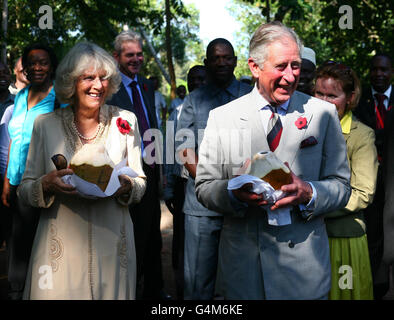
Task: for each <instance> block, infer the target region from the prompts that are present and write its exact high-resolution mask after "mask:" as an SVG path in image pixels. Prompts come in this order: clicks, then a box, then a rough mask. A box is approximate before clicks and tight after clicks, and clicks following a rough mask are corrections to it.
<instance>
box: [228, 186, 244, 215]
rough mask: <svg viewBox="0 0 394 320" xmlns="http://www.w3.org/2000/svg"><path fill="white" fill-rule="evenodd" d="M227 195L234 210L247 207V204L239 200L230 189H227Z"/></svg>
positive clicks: (241, 209)
mask: <svg viewBox="0 0 394 320" xmlns="http://www.w3.org/2000/svg"><path fill="white" fill-rule="evenodd" d="M227 193H228V196H229V198H230V203H231V205H232V207H233V208H234V209H235V210H236V211H243V210H245V209H246V208H247V207H248V204H247V203H245V202H242V201H239V200H238V199H237V198H236V197H235V196H234V194H233V192H232V191H231V190H227Z"/></svg>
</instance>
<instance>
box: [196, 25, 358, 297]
mask: <svg viewBox="0 0 394 320" xmlns="http://www.w3.org/2000/svg"><path fill="white" fill-rule="evenodd" d="M301 49H302V44H301V41H300V40H299V38H298V36H297V35H296V34H295V33H294V31H293V30H291V29H289V28H287V27H285V26H284V25H283V24H281V23H280V22H272V23H268V24H263V25H261V26H260V27H259V28H258V29H257V30H256V32H255V33H254V35H253V37H252V39H251V41H250V48H249V50H250V51H249V59H248V64H249V67H250V70H251V72H252V74H253V76H254V78H255V79H256V80H257V81H256V85H255V87H254V89H253V91H252V92H251V93H250V94H247V95H245V96H243V97H241V98H239V99H237V100H234V101H232V102H230V103H228V104H227V105H225V106H222V107H219V108H216V109H215V110H212V111H211V112H210V114H209V119H208V123H207V127H206V130H205V132H204V138H203V140H202V143H201V146H200V152H199V162H198V166H197V176H196V194H197V198H198V200H199V201H201V203H203V204H204V206H205V207H207V208H208V209H209V210H213V211H216V212H221V213H222V214H223V216H224V222H223V228H222V233H221V238H220V247H219V270H220V278H221V283H220V288H221V290H222V294H223V296H224V297H225V299H250V300H253V299H326V298H327V294H328V291H329V289H330V281H331V279H330V278H331V277H330V273H331V270H330V256H329V247H328V238H327V233H326V229H325V225H324V219H323V218H324V213H326V212H330V211H333V210H336V209H339V208H341V207H344V206H345V205H346V203H347V201H348V199H349V196H350V185H349V179H350V172H349V168H348V163H347V159H346V145H345V141H344V139H343V137H342V133H341V128H340V123H339V120H338V116H337V112H336V109H335V106H334V105H333V104H330V103H327V102H324V101H321V100H318V99H315V98H313V97H310V96H308V95H305V94H303V93H300V92H297V91H295V88H296V87H297V83H298V80H299V74H300V66H301V58H300V51H301ZM273 120H275V121H276V122H275V125H271V124H272V122H271V121H273ZM279 120H280V121H279ZM271 127H272V129H273V130H272V131H271V129H270V128H271ZM273 132H274V133H273ZM272 134H274V139H272ZM240 148H244V149H243V150H241V153H240V150H239V149H240ZM267 151H272V152H274V153H275V155H276V156H277V157H278V158H279V159H280V160H282V161H283V162H287V163H288V166H289V168H290V170H291V177H292V182H291V183H290V184H288V185H284V186H282V188H281V190H282V191H284V192H286V196H285V197H284V198H282V199H281V200H278V201H277V202H276V203H275V204H268V202H267V201H266V199H264V198H263V196H262V195H260V194H256V193H253V192H250V189H249V188H246V187H245V186H243V187H241V188H240V189H237V190H233V191H229V190H228V183H229V180H230V179H232V178H234V177H235V175H236V174H238V171H239V169H240V167H241V166H242V164H243V162H244V160H246V158H250V157H251V156H252V155H254V154H256V153H258V152H267ZM240 154H241V155H243V158H242V157H240V156H239V155H240ZM243 167H245V166H243ZM246 186H247V185H246ZM262 206H264V208H266V209H263V207H262ZM279 209H280V210H279ZM268 210H271V213H272V214H278V215H279V214H284V213H287V214H288V215H289V216H290V219H291V222H290V224H287V225H271V224H269V223H268V219H267V216H268V213H267V211H268Z"/></svg>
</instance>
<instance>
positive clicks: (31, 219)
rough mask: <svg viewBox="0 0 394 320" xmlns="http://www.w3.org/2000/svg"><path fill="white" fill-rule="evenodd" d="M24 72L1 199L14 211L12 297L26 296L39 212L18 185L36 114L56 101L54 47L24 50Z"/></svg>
mask: <svg viewBox="0 0 394 320" xmlns="http://www.w3.org/2000/svg"><path fill="white" fill-rule="evenodd" d="M22 66H23V72H24V73H25V75H26V77H27V79H28V80H29V81H30V85H28V86H27V87H25V88H23V89H22V90H21V91H20V92H19V93H18V94H17V95H16V97H15V101H14V111H13V114H12V118H11V120H10V123H9V127H8V131H9V135H10V139H11V142H10V148H9V152H8V165H7V170H6V173H5V179H4V184H3V192H2V195H1V200H2V202H3V204H4V205H5V206H7V207H11V210H12V211H13V218H12V220H13V221H12V224H13V225H12V233H11V240H10V248H9V267H8V281H9V283H10V293H9V298H10V299H13V300H19V299H21V298H22V293H23V288H24V284H25V278H26V273H27V267H28V263H29V258H30V252H31V246H32V243H33V238H34V234H35V231H36V228H37V222H38V218H39V215H38V213H37V212H36V209H34V208H32V207H30V206H26V205H24V204H23V203H21V202H20V201H19V199H18V197H17V195H16V189H17V187H18V185H19V183H20V181H21V180H22V176H23V173H24V170H25V163H26V157H27V153H28V150H29V145H30V138H31V134H32V131H33V124H34V120H35V118H36V117H37V116H38V115H40V114H44V113H48V112H52V111H53V110H54V108H55V105H56V106H58V103H57V102H55V101H56V98H55V91H54V89H53V85H54V83H53V80H54V78H55V73H56V67H57V58H56V55H55V53H54V51H53V50H52V49H51V48H49V47H48V46H46V45H43V44H38V43H37V44H32V45H30V46H28V47H26V48H25V49H24V50H23V54H22Z"/></svg>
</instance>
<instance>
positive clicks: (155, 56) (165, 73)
mask: <svg viewBox="0 0 394 320" xmlns="http://www.w3.org/2000/svg"><path fill="white" fill-rule="evenodd" d="M139 30H140V33H141V35H142V36H143V37H144V39H145V41H146V43H147V44H148V47H149V50H150V52H151V53H152V55H153V57H154V58H155V61H156V63H157V65H158V66H159V69H160V71H161V73H162V74H163V76H164V78H165V79H166V80H167V82H168V84H169V85H171V78H170V76H169V75H168V73H167V71H166V70H165V69H164V66H163V64H162V63H161V61H160V59H159V57H158V56H157V53H156V50H155V48H154V47H153V46H152V43H151V42H150V40H149V38H148V36H147V35H146V32H145V30H144V28H142V27H139Z"/></svg>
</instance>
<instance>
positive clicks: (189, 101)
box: [177, 78, 252, 216]
mask: <svg viewBox="0 0 394 320" xmlns="http://www.w3.org/2000/svg"><path fill="white" fill-rule="evenodd" d="M251 90H252V87H251V86H249V85H247V84H245V83H243V82H241V81H238V80H236V79H235V78H234V79H233V80H232V82H231V83H230V85H229V86H228V87H227V88H225V89H221V88H218V87H217V86H215V85H214V84H212V83H208V84H207V85H205V86H203V87H201V88H198V89H196V90H194V91H193V92H192V93H190V95H188V96H187V97H186V98H185V101H184V103H183V106H182V112H181V114H180V117H179V123H178V125H177V130H181V129H187V130H188V132H189V133H190V134H191V135H190V136H188V138H190V139H187V140H186V141H185V142H184V143H182V144H180V143H179V141H178V142H177V150H179V149H178V147H180V146H182V148H180V149H186V148H190V149H193V150H195V151H196V153H197V154H198V148H199V143H200V142H201V137H202V133H203V131H204V129H205V127H206V125H207V120H208V116H209V112H210V111H211V110H212V109H215V108H217V107H219V106H221V105H223V104H225V103H227V102H230V101H232V100H235V99H237V98H239V97H241V96H243V95H245V94H247V93H249V92H250V91H251ZM199 139H200V141H199ZM194 184H195V181H194V179H193V178H192V177H190V176H189V178H188V181H187V184H186V191H185V193H186V196H185V203H184V205H183V212H184V213H185V214H189V215H194V216H221V214H220V213H217V212H214V211H212V210H207V209H206V208H205V207H204V206H202V205H201V203H199V202H198V200H197V198H196V194H195V193H196V191H195V187H194Z"/></svg>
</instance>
